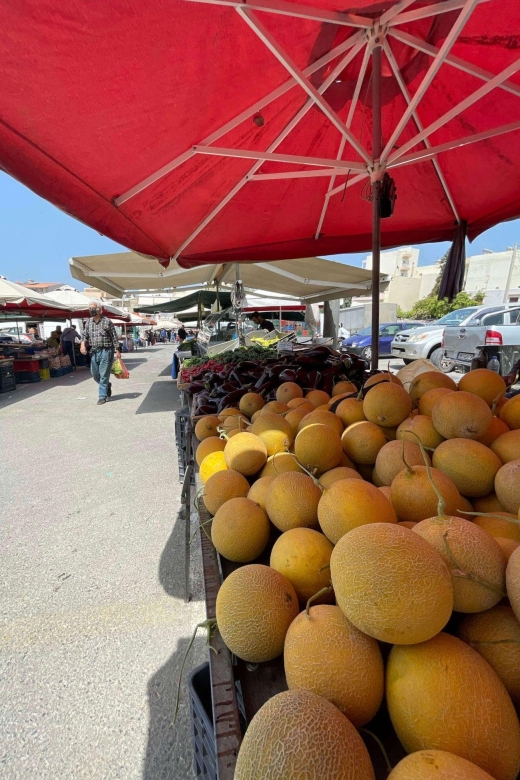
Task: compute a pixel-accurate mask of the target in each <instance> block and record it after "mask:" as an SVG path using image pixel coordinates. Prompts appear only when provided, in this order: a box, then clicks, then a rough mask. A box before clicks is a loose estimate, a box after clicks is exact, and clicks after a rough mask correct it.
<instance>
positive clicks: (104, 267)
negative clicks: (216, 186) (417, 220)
mask: <svg viewBox="0 0 520 780" xmlns="http://www.w3.org/2000/svg"><path fill="white" fill-rule="evenodd" d="M69 263H70V272H71V274H72V276H73V277H74V278H75V279H78V280H79V281H81V282H85V283H86V284H88V285H92V286H94V287H98V288H99V289H101V290H105V291H106V292H108V293H109V294H112V295H114V296H116V297H121V295H122V294H123V293H126V292H128V291H130V290H133V291H136V290H164V289H172V288H184V289H186V290H187V289H189V288H190V287H191V288H193V287H201V286H204V285H206V286H212V287H213V286H215V284H217V283H218V284H219V285H220V286H221V287H222V286H223V287H224V288H225V287H226V286H229V287H231V286H232V284H233V282H234V281H235V264H234V263H226V264H221V265H203V266H198V267H197V268H191V269H185V268H181V267H180V266H179V265H178V264H177V263H176V262H174V261H171V262H170V265H169V266H168V268H164V267H163V266H161V265H160V263H159V262H158V261H157V260H156V259H155V258H152V257H147V256H144V255H140V254H137V253H136V252H119V253H116V254H108V255H91V256H89V257H72V258H71V259H70V261H69ZM239 275H240V279H241V281H242V283H243V285H244V286H245V287H247V288H249V289H252V290H266V291H268V292H270V293H277V294H279V295H289V296H292V297H294V298H299V299H300V300H301V301H303V302H305V303H318V302H320V301H333V300H337V299H338V298H348V297H352V296H356V295H363V294H367V293H369V292H370V290H371V289H372V281H371V271H366V270H364V269H363V268H357V267H355V266H351V265H344V264H343V263H338V262H336V261H334V260H326V259H324V258H322V257H306V258H303V259H300V260H275V261H271V262H265V263H263V262H257V263H240V268H239ZM380 279H381V289H382V290H384V289H385V286H386V284H387V283H388V281H389V279H388V277H387V276H385V275H381V277H380Z"/></svg>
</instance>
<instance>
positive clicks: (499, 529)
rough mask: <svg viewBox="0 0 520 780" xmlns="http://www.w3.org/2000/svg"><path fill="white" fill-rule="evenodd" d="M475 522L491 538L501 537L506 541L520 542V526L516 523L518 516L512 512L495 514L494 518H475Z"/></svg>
mask: <svg viewBox="0 0 520 780" xmlns="http://www.w3.org/2000/svg"><path fill="white" fill-rule="evenodd" d="M502 518H504V519H502ZM510 520H511V521H512V522H510ZM473 522H474V524H475V525H478V526H479V528H483V529H484V531H487V532H488V534H491V536H495V537H496V536H500V537H502V538H504V539H514V540H515V541H517V542H520V525H519V524H518V523H517V522H516V515H515V514H513V513H512V512H495V513H494V515H493V516H492V517H474V518H473Z"/></svg>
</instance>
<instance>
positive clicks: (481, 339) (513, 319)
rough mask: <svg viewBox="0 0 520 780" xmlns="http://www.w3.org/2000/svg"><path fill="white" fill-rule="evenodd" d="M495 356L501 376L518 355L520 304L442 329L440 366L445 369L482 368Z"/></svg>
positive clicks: (506, 371)
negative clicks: (476, 319) (477, 319)
mask: <svg viewBox="0 0 520 780" xmlns="http://www.w3.org/2000/svg"><path fill="white" fill-rule="evenodd" d="M494 356H496V357H497V358H498V360H499V363H500V374H501V375H502V376H505V375H506V374H509V372H510V371H511V369H512V367H513V365H514V364H515V363H516V362H517V360H518V359H519V358H520V306H515V307H511V306H510V307H508V308H503V309H501V310H499V311H494V312H491V313H489V314H485V315H484V316H482V317H481V318H480V320H479V321H478V322H477V323H475V324H473V323H467V324H466V325H461V326H454V327H446V328H445V329H444V334H443V339H442V357H441V360H440V368H441V369H442V371H444V372H445V373H448V372H449V371H460V372H462V373H465V372H466V371H472V370H473V369H475V368H485V366H486V365H487V363H488V361H489V360H491V358H492V357H494Z"/></svg>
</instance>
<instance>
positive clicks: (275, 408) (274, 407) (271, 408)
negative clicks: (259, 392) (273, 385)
mask: <svg viewBox="0 0 520 780" xmlns="http://www.w3.org/2000/svg"><path fill="white" fill-rule="evenodd" d="M288 411H289V407H288V406H287V404H283V403H282V402H281V401H269V402H268V403H266V405H265V406H264V408H263V409H262V414H285V413H286V412H288Z"/></svg>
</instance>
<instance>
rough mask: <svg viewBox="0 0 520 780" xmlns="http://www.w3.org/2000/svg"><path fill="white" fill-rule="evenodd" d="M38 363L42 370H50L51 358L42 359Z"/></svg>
mask: <svg viewBox="0 0 520 780" xmlns="http://www.w3.org/2000/svg"><path fill="white" fill-rule="evenodd" d="M38 362H39V364H40V368H50V366H49V358H40V359H39V361H38Z"/></svg>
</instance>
